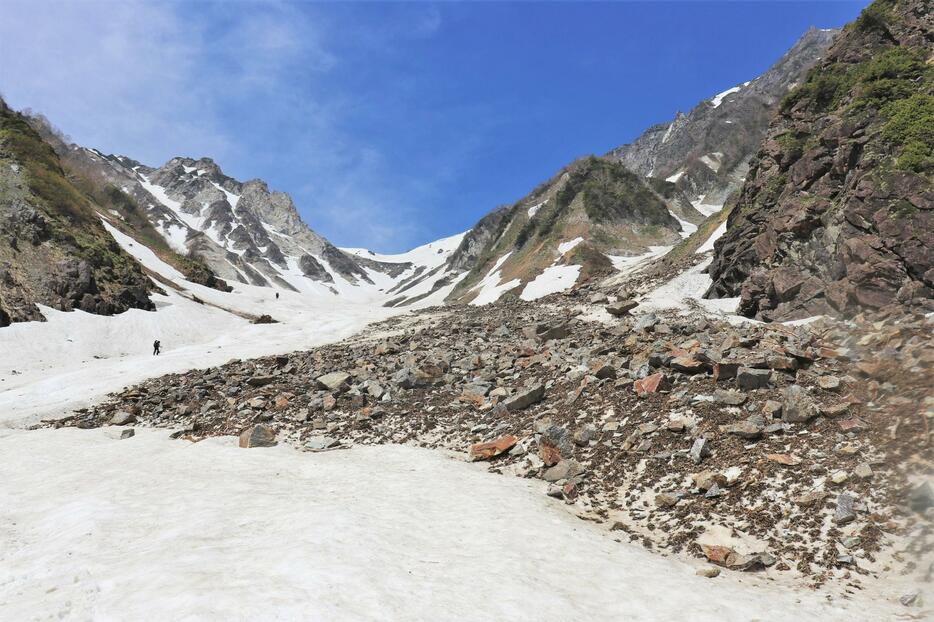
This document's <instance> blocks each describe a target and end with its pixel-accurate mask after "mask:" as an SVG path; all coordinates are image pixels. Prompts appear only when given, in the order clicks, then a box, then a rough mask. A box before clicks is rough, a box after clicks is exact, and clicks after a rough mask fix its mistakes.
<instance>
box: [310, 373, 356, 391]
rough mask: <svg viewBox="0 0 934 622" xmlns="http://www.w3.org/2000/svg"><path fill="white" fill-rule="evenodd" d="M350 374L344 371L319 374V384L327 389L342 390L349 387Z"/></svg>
mask: <svg viewBox="0 0 934 622" xmlns="http://www.w3.org/2000/svg"><path fill="white" fill-rule="evenodd" d="M349 381H350V374H348V373H347V372H343V371H332V372H331V373H329V374H324V375H323V376H318V378H317V382H318V386H319V387H321V388H322V389H325V390H327V391H342V390H344V389H346V388H347V384H348V382H349Z"/></svg>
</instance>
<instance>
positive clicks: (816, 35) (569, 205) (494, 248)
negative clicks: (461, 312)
mask: <svg viewBox="0 0 934 622" xmlns="http://www.w3.org/2000/svg"><path fill="white" fill-rule="evenodd" d="M837 32H838V31H837V30H831V29H825V30H818V29H814V28H812V29H810V30H808V31H807V32H806V33H805V34H804V35H803V36H802V37H801V38H800V39H799V41H798V42H797V43H796V44H795V45H794V46H793V47H792V48H791V49H790V50H789V51H788V52H787V53H786V54H785V55H784V56H782V58H781V59H779V60H778V61H777V62H776V63H775V64H774V65H773V66H772V67H770V68H769V70H768V71H766V72H765V73H764V74H763V75H761V76H759V77H757V78H755V79H754V80H752V81H750V82H747V83H746V84H744V85H742V86H739V87H734V88H732V89H729V90H728V91H726V92H724V93H721V94H719V95H717V96H715V97H714V98H712V99H710V100H705V101H703V102H701V103H700V104H698V105H697V106H696V107H695V108H694V109H693V110H692V111H691V112H690V113H689V114H687V115H684V114H681V113H679V114H678V116H677V117H676V118H675V120H674V121H672V122H670V123H667V124H661V125H658V126H654V127H652V128H650V129H649V130H647V131H646V132H645V133H644V134H643V135H642V136H640V137H639V138H638V139H637V140H635V141H634V142H633V143H631V144H628V145H624V146H622V147H619V148H617V149H614V150H613V151H611V152H610V153H608V154H607V155H606V156H604V157H602V158H596V157H590V158H584V159H581V160H579V161H577V162H575V163H572V164H571V165H569V166H568V167H566V168H565V169H563V170H562V171H559V172H558V173H557V174H556V175H555V176H554V177H553V178H552V179H551V180H549V181H547V182H545V183H543V184H542V185H541V186H539V187H538V188H536V189H535V190H533V191H532V192H531V193H530V194H529V195H528V196H526V197H525V198H523V199H521V200H520V201H518V202H517V203H515V204H513V205H511V206H504V207H500V208H497V209H496V210H494V211H493V212H491V213H490V214H488V215H487V216H485V217H484V218H483V219H481V220H480V221H479V222H478V223H477V224H476V225H475V226H474V227H473V228H472V229H471V231H469V232H468V233H467V234H466V236H465V237H464V240H463V241H462V243H461V247H460V248H458V249H457V250H456V251H455V252H454V253H453V254H452V256H451V258H450V259H449V261H448V268H449V270H451V271H452V272H453V273H457V272H459V271H461V270H463V271H466V272H467V274H466V276H461V277H460V280H459V281H458V283H457V286H456V287H455V288H454V290H453V291H452V293H451V294H450V295H449V296H448V298H447V300H448V302H472V303H474V304H479V303H487V302H490V301H493V300H497V299H499V298H500V297H501V296H504V295H508V296H519V297H522V298H524V299H526V300H532V299H534V298H535V297H538V296H540V295H545V294H547V293H551V292H555V291H562V290H564V289H568V288H570V287H572V286H574V285H575V284H576V283H580V282H583V281H585V280H587V279H588V278H592V277H594V276H605V275H607V274H611V273H612V272H613V271H614V270H615V269H617V268H619V267H621V266H625V265H630V264H632V263H633V262H634V261H636V260H638V259H639V258H643V259H645V258H647V257H652V256H659V255H662V254H664V252H665V251H666V250H668V249H669V248H671V247H673V246H675V245H676V244H677V243H678V242H679V241H680V239H682V238H687V237H688V236H690V235H691V234H693V233H694V232H695V231H696V230H697V228H698V226H699V225H700V224H701V223H702V222H704V220H705V219H706V218H707V217H709V216H711V215H713V214H716V213H717V212H718V211H719V210H720V209H721V208H722V207H723V204H724V203H725V202H726V200H727V198H728V196H729V195H730V194H731V193H732V192H733V191H734V190H736V189H737V188H738V187H739V186H740V185H741V184H742V182H743V179H744V176H745V174H746V171H747V169H748V163H749V160H750V158H751V157H752V155H753V153H754V152H755V149H757V148H758V145H759V142H760V140H761V138H762V137H763V136H764V135H765V131H766V128H767V126H768V122H769V118H770V116H771V114H773V113H774V111H775V109H776V107H777V105H778V102H779V101H780V99H781V97H782V96H784V95H785V93H786V92H787V91H788V90H789V89H790V88H791V87H792V86H794V85H795V84H796V83H797V82H798V81H800V80H801V79H802V78H803V76H804V75H805V73H806V71H807V69H809V68H810V67H811V66H812V65H813V64H814V63H815V62H817V60H818V59H819V58H820V56H821V55H822V54H824V53H825V52H826V49H827V47H828V46H829V44H830V41H831V40H832V39H833V37H834V36H835V35H836V33H837ZM633 173H635V174H633ZM611 178H612V179H611ZM585 187H586V191H584V192H579V190H581V189H583V188H585ZM611 204H612V206H611V207H610V205H611Z"/></svg>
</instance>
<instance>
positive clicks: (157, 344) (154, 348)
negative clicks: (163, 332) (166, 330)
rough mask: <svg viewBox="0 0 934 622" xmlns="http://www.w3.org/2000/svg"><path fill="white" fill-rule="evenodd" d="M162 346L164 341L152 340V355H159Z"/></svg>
mask: <svg viewBox="0 0 934 622" xmlns="http://www.w3.org/2000/svg"><path fill="white" fill-rule="evenodd" d="M161 348H162V343H160V342H159V340H158V339H156V340H155V341H153V342H152V355H153V356H158V354H159V350H160V349H161Z"/></svg>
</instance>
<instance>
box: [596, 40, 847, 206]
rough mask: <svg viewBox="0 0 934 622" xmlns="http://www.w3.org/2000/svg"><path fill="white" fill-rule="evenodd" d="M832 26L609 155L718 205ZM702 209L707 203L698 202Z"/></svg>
mask: <svg viewBox="0 0 934 622" xmlns="http://www.w3.org/2000/svg"><path fill="white" fill-rule="evenodd" d="M838 32H839V30H837V29H817V28H811V29H809V30H808V31H807V32H805V33H804V34H803V35H802V36H801V38H800V39H798V41H797V42H795V44H794V45H793V46H792V47H791V49H789V50H788V52H786V53H785V54H784V55H783V56H782V57H781V58H780V59H779V60H778V61H776V62H775V63H774V64H773V65H772V66H771V67H770V68H769V69H768V70H767V71H766V72H765V73H763V74H762V75H760V76H758V77H756V78H753V79H752V80H750V81H748V82H745V83H743V84H740V85H737V86H734V87H732V88H730V89H727V90H726V91H724V92H722V93H719V94H717V95H715V96H714V97H712V98H710V99H708V100H704V101H702V102H700V103H699V104H698V105H697V106H695V107H694V108H693V109H692V110H691V111H690V112H688V113H687V114H684V113H681V112H679V113H677V115H676V116H675V118H674V119H673V120H671V121H669V122H668V123H660V124H658V125H654V126H652V127H650V128H649V129H648V130H646V131H645V132H644V133H643V134H642V135H641V136H639V137H638V138H636V139H635V140H634V141H633V142H631V143H629V144H626V145H623V146H621V147H617V148H616V149H613V150H612V151H610V152H609V153H608V154H607V157H609V158H611V159H614V160H618V161H620V162H622V163H623V164H625V165H626V167H627V168H629V169H630V170H632V171H634V172H636V173H639V174H640V175H643V176H645V177H653V178H656V179H664V180H666V181H669V182H671V183H674V184H675V186H676V187H677V189H678V190H679V191H681V192H683V193H685V194H686V195H687V196H688V197H689V198H690V201H692V202H693V203H694V204H695V205H698V206H700V205H723V203H724V202H725V201H726V199H727V197H729V195H730V194H732V192H733V191H735V190H736V189H737V188H739V187H740V185H741V184H742V182H743V179H744V177H745V176H746V172H747V171H748V168H749V160H750V158H751V157H752V155H753V154H754V153H755V151H756V150H757V149H758V148H759V144H760V142H761V141H762V139H763V138H764V137H765V131H766V128H767V127H768V123H769V120H770V119H771V117H772V115H773V114H774V113H775V110H776V109H777V106H778V104H779V102H780V101H781V99H782V97H784V96H785V94H786V93H787V92H788V91H789V90H790V89H791V88H793V87H794V86H795V85H797V84H798V83H799V82H800V81H802V80H803V79H804V76H805V75H806V74H807V71H808V70H809V69H810V68H811V67H812V66H813V65H814V64H815V63H816V62H818V61H819V59H820V58H821V57H822V56H823V55H824V54H825V53H826V51H827V48H828V47H829V46H830V43H831V41H832V40H833V38H834V37H835V36H836V35H837V33H838ZM700 209H701V210H702V211H704V213H705V215H707V214H709V212H710V211H711V210H710V209H709V208H704V207H701V208H700Z"/></svg>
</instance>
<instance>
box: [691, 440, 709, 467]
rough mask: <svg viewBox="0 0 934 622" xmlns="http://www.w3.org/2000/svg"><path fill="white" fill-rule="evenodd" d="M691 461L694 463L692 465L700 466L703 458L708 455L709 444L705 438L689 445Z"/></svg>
mask: <svg viewBox="0 0 934 622" xmlns="http://www.w3.org/2000/svg"><path fill="white" fill-rule="evenodd" d="M690 455H691V460H693V461H694V464H700V463H701V462H703V461H704V458H706V457H707V456H709V455H710V443H709V442H708V441H707V439H706V438H698V439H696V440H695V441H694V444H693V445H691V453H690Z"/></svg>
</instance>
